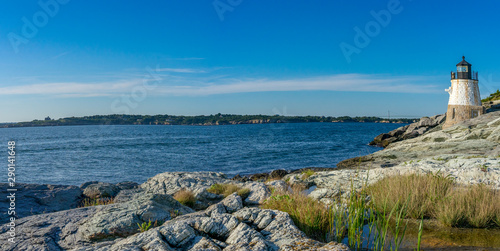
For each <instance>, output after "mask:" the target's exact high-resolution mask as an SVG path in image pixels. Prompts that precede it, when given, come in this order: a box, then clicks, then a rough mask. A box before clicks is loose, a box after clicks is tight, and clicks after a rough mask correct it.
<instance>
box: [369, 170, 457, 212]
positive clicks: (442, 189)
mask: <svg viewBox="0 0 500 251" xmlns="http://www.w3.org/2000/svg"><path fill="white" fill-rule="evenodd" d="M452 187H453V181H452V180H451V179H449V178H448V177H445V176H444V175H442V174H440V173H437V174H424V175H421V174H411V175H406V176H402V175H396V176H390V177H385V178H383V179H381V180H379V181H378V182H376V183H374V184H372V185H370V186H368V188H367V192H368V194H370V195H371V196H372V201H373V202H374V207H375V210H377V211H383V209H384V207H387V208H393V207H396V208H400V207H401V206H402V204H403V203H407V214H408V217H410V218H414V219H420V218H421V217H422V215H423V216H424V217H425V218H432V217H434V216H435V215H434V212H435V206H436V203H437V202H439V201H440V200H442V199H443V198H444V197H445V196H446V195H447V194H448V193H449V191H450V190H451V188H452ZM386 203H387V204H386Z"/></svg>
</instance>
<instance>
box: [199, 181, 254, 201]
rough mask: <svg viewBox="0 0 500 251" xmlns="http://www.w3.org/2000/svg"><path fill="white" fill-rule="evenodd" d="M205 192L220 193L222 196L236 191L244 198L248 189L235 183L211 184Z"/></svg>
mask: <svg viewBox="0 0 500 251" xmlns="http://www.w3.org/2000/svg"><path fill="white" fill-rule="evenodd" d="M207 192H209V193H214V194H221V195H223V196H224V197H227V196H229V195H231V194H233V193H237V194H238V195H239V196H240V197H242V198H243V199H246V198H247V197H248V195H249V194H250V189H248V188H241V187H239V186H237V185H235V184H218V183H217V184H213V185H212V186H211V187H210V188H209V189H207Z"/></svg>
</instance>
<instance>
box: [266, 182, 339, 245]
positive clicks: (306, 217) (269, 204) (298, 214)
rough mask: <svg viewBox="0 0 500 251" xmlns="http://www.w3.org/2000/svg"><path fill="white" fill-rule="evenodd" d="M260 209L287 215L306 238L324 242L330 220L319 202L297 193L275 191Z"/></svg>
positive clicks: (325, 209) (326, 210)
mask: <svg viewBox="0 0 500 251" xmlns="http://www.w3.org/2000/svg"><path fill="white" fill-rule="evenodd" d="M262 207H263V208H266V209H274V210H279V211H282V212H286V213H288V214H289V215H290V217H291V218H292V220H293V222H294V223H295V224H296V225H297V227H298V228H299V229H300V230H302V231H303V232H304V233H305V234H306V235H307V236H309V237H311V238H314V239H316V240H320V241H326V234H325V233H327V232H328V231H329V229H330V228H329V224H330V219H329V214H328V209H327V208H326V207H325V206H324V205H323V204H322V203H321V202H319V201H316V200H314V199H311V198H309V197H307V195H305V194H304V193H302V192H298V191H294V192H290V191H287V192H283V191H275V192H274V193H273V194H272V195H271V197H269V198H268V199H267V200H266V201H265V202H264V204H263V205H262Z"/></svg>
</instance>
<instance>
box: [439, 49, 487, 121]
mask: <svg viewBox="0 0 500 251" xmlns="http://www.w3.org/2000/svg"><path fill="white" fill-rule="evenodd" d="M477 75H478V74H477V72H473V71H472V65H471V64H469V63H468V62H467V61H465V57H462V61H461V62H460V63H458V64H457V71H456V72H454V71H452V72H451V86H450V88H448V89H446V90H445V91H447V92H448V93H449V94H450V99H449V101H448V110H447V111H446V122H445V123H444V125H443V129H445V128H448V127H450V126H453V125H455V124H457V123H460V122H462V121H465V120H468V119H471V118H475V117H477V116H479V115H481V114H483V113H484V111H485V110H484V108H483V106H482V105H481V96H480V95H479V87H478V85H477V84H478V79H477Z"/></svg>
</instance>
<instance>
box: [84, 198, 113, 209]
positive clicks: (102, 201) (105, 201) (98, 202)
mask: <svg viewBox="0 0 500 251" xmlns="http://www.w3.org/2000/svg"><path fill="white" fill-rule="evenodd" d="M113 203H114V198H112V197H109V198H98V199H92V198H85V199H84V200H83V201H82V202H81V206H80V207H92V206H102V205H109V204H113Z"/></svg>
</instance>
